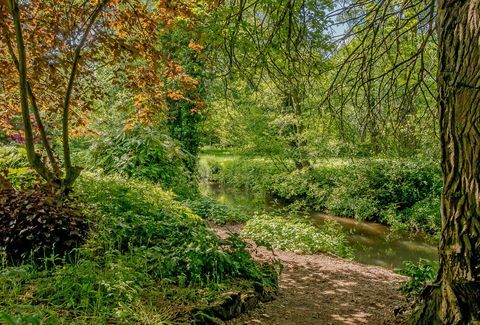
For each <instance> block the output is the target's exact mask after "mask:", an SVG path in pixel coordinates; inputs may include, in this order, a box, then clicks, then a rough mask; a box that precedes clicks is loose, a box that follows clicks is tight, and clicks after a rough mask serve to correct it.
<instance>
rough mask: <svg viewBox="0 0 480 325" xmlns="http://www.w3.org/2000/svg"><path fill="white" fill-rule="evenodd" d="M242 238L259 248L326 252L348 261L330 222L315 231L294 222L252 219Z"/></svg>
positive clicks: (342, 239) (338, 233)
mask: <svg viewBox="0 0 480 325" xmlns="http://www.w3.org/2000/svg"><path fill="white" fill-rule="evenodd" d="M242 237H244V238H249V239H253V240H255V242H257V243H258V244H260V245H263V246H267V247H272V248H276V249H281V250H286V251H292V252H295V253H299V254H315V253H319V252H326V253H332V254H335V255H338V256H342V257H352V250H351V248H350V247H349V246H348V243H347V237H346V235H345V233H344V232H343V231H342V228H341V226H340V225H338V224H336V223H334V222H329V223H326V224H325V225H323V226H321V227H320V228H318V227H315V226H313V225H309V224H307V223H305V222H303V221H301V220H298V219H285V218H282V217H275V216H267V215H263V216H256V217H255V218H252V219H251V220H249V221H248V222H247V223H246V224H245V227H244V228H243V230H242Z"/></svg>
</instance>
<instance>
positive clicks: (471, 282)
mask: <svg viewBox="0 0 480 325" xmlns="http://www.w3.org/2000/svg"><path fill="white" fill-rule="evenodd" d="M438 5H439V15H438V19H439V20H438V27H439V52H438V53H439V72H438V85H439V109H440V123H441V124H440V125H441V141H442V150H443V153H442V169H443V173H444V189H443V194H442V220H443V229H442V239H441V243H440V271H439V274H438V277H437V281H436V283H435V284H434V285H433V286H431V287H429V288H427V289H426V290H425V291H424V293H423V296H422V298H423V304H422V305H421V307H420V308H419V309H418V311H417V313H416V314H415V315H414V317H413V319H412V320H413V322H414V323H417V324H478V323H479V322H480V237H479V236H480V219H479V216H480V1H479V0H470V1H453V0H449V1H447V0H443V1H439V4H438Z"/></svg>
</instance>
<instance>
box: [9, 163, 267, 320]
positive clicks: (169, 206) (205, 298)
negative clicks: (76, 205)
mask: <svg viewBox="0 0 480 325" xmlns="http://www.w3.org/2000/svg"><path fill="white" fill-rule="evenodd" d="M75 193H76V194H77V195H78V197H79V199H80V200H81V202H84V203H83V204H85V207H88V210H89V220H90V221H91V224H92V228H93V229H92V231H91V233H90V235H89V236H88V238H86V239H87V242H86V244H85V245H84V246H83V247H81V248H78V249H76V250H75V251H74V253H72V254H70V255H69V258H68V259H65V260H64V263H60V264H59V263H50V262H49V261H55V260H57V258H58V257H56V256H54V255H52V256H51V257H49V256H47V257H46V258H45V261H40V262H41V263H43V264H45V265H46V267H42V268H39V267H38V265H36V264H34V263H30V264H24V265H22V266H19V267H11V266H7V265H6V264H5V263H3V264H2V265H1V267H0V275H1V276H0V310H2V311H5V314H4V315H2V317H4V318H6V319H13V320H15V321H17V322H21V321H25V320H26V319H27V318H28V319H38V320H39V323H48V322H50V323H54V324H72V323H84V322H85V321H87V322H89V323H97V324H104V323H149V322H150V323H151V322H153V323H164V322H172V321H175V320H178V319H183V320H184V321H186V322H189V318H188V317H189V316H188V315H189V313H190V311H191V310H192V308H193V307H194V306H204V305H206V304H208V303H209V302H212V301H214V300H215V299H217V298H218V296H219V294H221V293H222V292H224V291H226V290H250V289H251V288H252V287H253V286H254V285H257V284H259V283H260V284H262V285H266V286H274V285H276V276H277V275H276V272H275V271H274V269H273V267H271V266H268V265H260V264H258V263H256V262H255V261H253V259H252V258H251V256H250V254H249V253H248V251H247V250H246V248H245V243H243V242H242V241H241V240H240V239H239V238H238V237H232V238H229V239H226V240H219V239H218V238H217V237H216V235H215V234H214V233H213V232H212V231H211V230H210V229H209V227H208V225H207V224H206V223H205V222H204V221H203V220H202V219H201V218H200V217H199V216H197V215H195V214H193V213H192V212H191V210H190V209H189V208H187V207H185V206H184V205H183V204H181V203H180V202H178V201H176V200H175V197H174V195H173V194H172V193H170V192H165V191H163V190H162V189H161V188H160V187H159V186H156V185H153V184H151V183H147V182H144V181H140V180H132V179H130V180H126V179H122V178H121V177H119V176H99V175H97V174H92V173H88V172H85V173H83V175H82V176H81V177H80V179H79V180H78V182H77V183H76V187H75ZM84 237H85V236H84ZM7 313H8V314H7ZM25 317H27V318H25Z"/></svg>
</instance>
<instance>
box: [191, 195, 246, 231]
mask: <svg viewBox="0 0 480 325" xmlns="http://www.w3.org/2000/svg"><path fill="white" fill-rule="evenodd" d="M185 204H186V205H187V206H188V207H189V208H190V209H192V211H193V213H195V214H197V215H199V216H200V217H202V218H204V219H206V220H209V221H212V222H214V223H216V224H217V225H224V224H227V223H242V222H245V221H247V220H248V219H249V217H248V216H247V215H246V214H245V213H242V212H241V211H239V210H237V209H234V208H230V207H228V206H226V205H224V204H220V203H217V201H215V200H214V199H212V198H209V197H201V198H199V199H196V200H188V201H185Z"/></svg>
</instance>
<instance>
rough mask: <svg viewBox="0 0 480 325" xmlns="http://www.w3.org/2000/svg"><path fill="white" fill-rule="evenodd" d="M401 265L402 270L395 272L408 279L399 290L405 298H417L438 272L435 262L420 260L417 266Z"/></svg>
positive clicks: (408, 262)
mask: <svg viewBox="0 0 480 325" xmlns="http://www.w3.org/2000/svg"><path fill="white" fill-rule="evenodd" d="M403 265H404V266H403V268H401V269H397V270H395V271H396V272H397V273H399V274H401V275H405V276H408V277H409V278H410V279H409V280H407V281H404V282H403V283H402V286H401V288H400V291H401V292H402V293H403V294H405V296H406V297H407V298H413V297H416V296H418V295H419V294H420V292H421V291H422V290H423V288H425V286H426V285H427V284H428V283H429V282H432V281H433V280H435V277H436V275H437V272H438V262H437V261H429V260H426V259H420V261H419V262H418V263H417V264H415V263H413V262H410V261H406V262H403Z"/></svg>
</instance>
